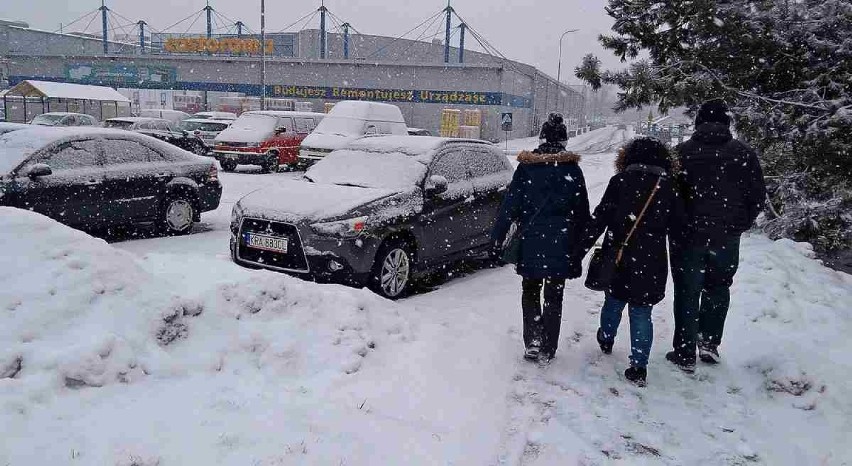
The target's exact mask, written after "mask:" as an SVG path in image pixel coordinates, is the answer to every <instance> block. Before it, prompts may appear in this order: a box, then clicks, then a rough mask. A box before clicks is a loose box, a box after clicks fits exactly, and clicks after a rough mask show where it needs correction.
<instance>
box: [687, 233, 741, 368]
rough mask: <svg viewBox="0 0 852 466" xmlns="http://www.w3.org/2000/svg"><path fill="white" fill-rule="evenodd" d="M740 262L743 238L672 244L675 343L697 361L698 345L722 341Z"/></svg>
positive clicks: (690, 358) (714, 344)
mask: <svg viewBox="0 0 852 466" xmlns="http://www.w3.org/2000/svg"><path fill="white" fill-rule="evenodd" d="M739 262H740V237H739V235H737V236H729V237H727V238H723V239H720V240H716V241H713V242H711V243H709V244H704V245H692V246H687V247H685V248H679V247H672V255H671V265H672V278H673V280H674V318H675V332H674V341H673V346H674V349H675V351H677V352H678V353H679V354H680V356H681V357H683V358H685V359H688V360H694V359H695V349H696V345H697V344H699V343H700V344H704V345H707V346H711V347H716V346H719V344H720V343H721V342H722V332H723V330H724V329H725V318H726V317H727V315H728V307H729V306H730V303H731V291H730V287H731V284H733V282H734V275H735V274H736V273H737V267H738V266H739Z"/></svg>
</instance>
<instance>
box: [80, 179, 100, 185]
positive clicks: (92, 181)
mask: <svg viewBox="0 0 852 466" xmlns="http://www.w3.org/2000/svg"><path fill="white" fill-rule="evenodd" d="M83 184H84V185H86V186H97V185H99V184H101V182H100V180H89V181H86V182H83Z"/></svg>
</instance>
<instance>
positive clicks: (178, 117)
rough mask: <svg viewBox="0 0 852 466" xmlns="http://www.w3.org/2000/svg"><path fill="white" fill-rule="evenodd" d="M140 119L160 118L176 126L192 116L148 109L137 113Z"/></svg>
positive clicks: (173, 111)
mask: <svg viewBox="0 0 852 466" xmlns="http://www.w3.org/2000/svg"><path fill="white" fill-rule="evenodd" d="M138 116H140V117H145V118H162V119H163V120H168V121H169V122H170V123H172V124H175V125H176V124H178V123H180V122H181V121H183V120H187V119H189V118H192V115H190V114H189V113H186V112H181V111H180V110H168V109H157V108H149V109H144V110H140V111H139V115H138Z"/></svg>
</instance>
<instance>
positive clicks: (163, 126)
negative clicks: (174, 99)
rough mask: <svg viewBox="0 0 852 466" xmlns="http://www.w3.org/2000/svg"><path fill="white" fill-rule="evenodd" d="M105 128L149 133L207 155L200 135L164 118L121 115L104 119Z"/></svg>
mask: <svg viewBox="0 0 852 466" xmlns="http://www.w3.org/2000/svg"><path fill="white" fill-rule="evenodd" d="M103 126H104V128H118V129H125V130H128V131H136V132H137V133H142V134H147V135H148V136H152V137H155V138H157V139H159V140H161V141H165V142H168V143H169V144H173V145H175V146H178V147H180V148H181V149H184V150H188V151H190V152H192V153H193V154H196V155H207V152H208V151H207V145H206V144H204V141H202V140H201V138H200V137H199V136H196V135H195V134H190V133H189V132H187V131H184V130H176V129H175V128H174V126H172V124H171V123H170V122H168V121H166V120H164V119H162V118H147V117H120V118H109V119H107V120H105V121H104V125H103Z"/></svg>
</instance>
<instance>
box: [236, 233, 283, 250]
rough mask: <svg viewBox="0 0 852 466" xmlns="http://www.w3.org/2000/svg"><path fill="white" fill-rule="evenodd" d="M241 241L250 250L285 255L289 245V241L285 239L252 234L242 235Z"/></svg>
mask: <svg viewBox="0 0 852 466" xmlns="http://www.w3.org/2000/svg"><path fill="white" fill-rule="evenodd" d="M243 240H244V241H245V243H246V246H248V247H250V248H254V249H262V250H264V251H272V252H280V253H282V254H287V246H288V245H289V240H288V239H287V238H279V237H275V236H265V235H255V234H252V233H245V234H244V235H243Z"/></svg>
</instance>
